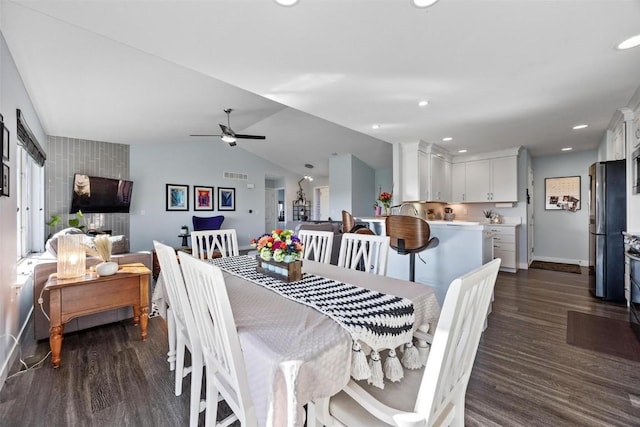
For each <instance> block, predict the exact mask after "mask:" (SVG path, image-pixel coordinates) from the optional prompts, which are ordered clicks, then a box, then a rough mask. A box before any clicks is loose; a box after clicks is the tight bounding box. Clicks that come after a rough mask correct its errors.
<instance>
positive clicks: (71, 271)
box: [58, 234, 87, 279]
mask: <svg viewBox="0 0 640 427" xmlns="http://www.w3.org/2000/svg"><path fill="white" fill-rule="evenodd" d="M86 258H87V256H86V254H85V250H84V235H83V234H68V235H66V236H60V237H58V278H59V279H70V278H73V277H80V276H84V273H85V270H86Z"/></svg>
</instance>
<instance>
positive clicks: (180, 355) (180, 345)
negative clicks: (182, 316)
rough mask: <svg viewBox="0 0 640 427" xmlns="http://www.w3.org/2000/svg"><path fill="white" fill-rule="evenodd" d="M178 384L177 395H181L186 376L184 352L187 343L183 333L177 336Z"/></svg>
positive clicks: (176, 386)
mask: <svg viewBox="0 0 640 427" xmlns="http://www.w3.org/2000/svg"><path fill="white" fill-rule="evenodd" d="M176 338H177V340H176V371H175V372H176V385H175V391H174V393H175V395H176V396H180V395H181V394H182V379H183V378H184V352H185V347H186V344H185V342H184V338H183V337H182V334H179V336H177V337H176Z"/></svg>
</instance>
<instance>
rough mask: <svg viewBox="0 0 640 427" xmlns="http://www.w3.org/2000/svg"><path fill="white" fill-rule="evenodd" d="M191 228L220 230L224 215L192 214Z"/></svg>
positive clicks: (195, 229) (196, 229)
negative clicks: (206, 215)
mask: <svg viewBox="0 0 640 427" xmlns="http://www.w3.org/2000/svg"><path fill="white" fill-rule="evenodd" d="M192 221H193V230H194V231H201V230H220V227H222V221H224V215H216V216H210V217H203V216H195V215H194V216H193V217H192Z"/></svg>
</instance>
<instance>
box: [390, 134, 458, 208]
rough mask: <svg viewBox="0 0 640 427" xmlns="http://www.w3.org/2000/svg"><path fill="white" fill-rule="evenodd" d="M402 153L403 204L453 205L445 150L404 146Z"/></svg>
mask: <svg viewBox="0 0 640 427" xmlns="http://www.w3.org/2000/svg"><path fill="white" fill-rule="evenodd" d="M401 153H402V156H401V158H402V164H401V171H402V172H401V176H402V185H401V189H400V197H401V200H403V201H409V200H424V201H442V202H448V201H450V199H451V161H450V158H449V156H448V155H447V154H446V153H445V152H444V150H442V149H441V148H440V147H437V146H434V145H432V144H426V143H423V142H419V143H411V144H401Z"/></svg>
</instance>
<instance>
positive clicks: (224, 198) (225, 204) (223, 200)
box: [218, 187, 236, 211]
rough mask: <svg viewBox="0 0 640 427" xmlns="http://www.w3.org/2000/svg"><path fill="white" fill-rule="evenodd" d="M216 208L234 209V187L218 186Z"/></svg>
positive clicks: (221, 209)
mask: <svg viewBox="0 0 640 427" xmlns="http://www.w3.org/2000/svg"><path fill="white" fill-rule="evenodd" d="M218 210H219V211H235V210H236V189H235V188H228V187H218Z"/></svg>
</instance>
